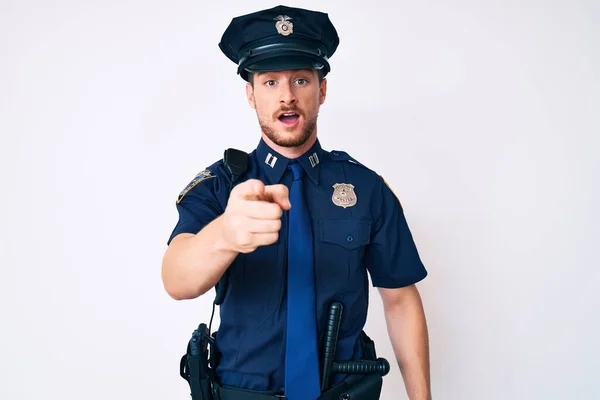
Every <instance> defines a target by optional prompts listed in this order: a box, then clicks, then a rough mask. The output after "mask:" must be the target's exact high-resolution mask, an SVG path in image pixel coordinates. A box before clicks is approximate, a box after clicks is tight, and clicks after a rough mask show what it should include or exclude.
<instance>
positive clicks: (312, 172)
mask: <svg viewBox="0 0 600 400" xmlns="http://www.w3.org/2000/svg"><path fill="white" fill-rule="evenodd" d="M256 156H257V160H258V163H259V164H260V166H261V168H262V169H263V171H264V172H265V174H266V176H267V179H268V180H269V183H270V184H271V185H275V184H277V183H279V181H280V180H281V178H282V177H283V174H284V173H285V170H286V168H287V166H288V165H289V163H290V162H291V161H292V160H291V159H289V158H287V157H284V156H282V155H281V154H280V153H278V152H277V151H275V150H273V149H272V148H271V147H269V145H268V144H267V143H266V142H265V141H264V139H262V138H261V139H260V142H259V143H258V146H257V147H256ZM296 160H297V161H298V162H299V163H300V164H301V165H302V167H303V168H304V171H305V172H306V175H308V177H309V178H310V179H311V180H312V181H313V182H314V183H315V184H316V185H318V184H319V167H320V165H321V162H322V161H323V149H322V148H321V144H320V143H319V140H318V139H317V140H316V141H315V143H314V144H313V145H312V147H311V148H310V149H309V150H308V151H306V152H305V153H304V154H302V155H301V156H300V157H298V158H297V159H296Z"/></svg>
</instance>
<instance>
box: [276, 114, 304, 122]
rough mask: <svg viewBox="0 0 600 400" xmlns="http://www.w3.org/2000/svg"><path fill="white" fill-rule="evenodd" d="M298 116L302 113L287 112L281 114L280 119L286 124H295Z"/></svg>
mask: <svg viewBox="0 0 600 400" xmlns="http://www.w3.org/2000/svg"><path fill="white" fill-rule="evenodd" d="M298 118H300V115H299V114H296V113H295V112H285V113H282V114H280V115H279V120H280V121H281V122H283V123H284V124H286V125H294V124H295V123H296V122H297V121H298Z"/></svg>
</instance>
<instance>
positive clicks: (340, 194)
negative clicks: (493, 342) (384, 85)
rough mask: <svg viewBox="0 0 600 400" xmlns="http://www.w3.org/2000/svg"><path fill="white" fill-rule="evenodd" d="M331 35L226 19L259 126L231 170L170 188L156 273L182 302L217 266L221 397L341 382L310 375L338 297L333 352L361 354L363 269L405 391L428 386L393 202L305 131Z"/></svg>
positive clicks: (296, 12)
mask: <svg viewBox="0 0 600 400" xmlns="http://www.w3.org/2000/svg"><path fill="white" fill-rule="evenodd" d="M338 44H339V38H338V34H337V32H336V29H335V28H334V26H333V25H332V23H331V21H330V19H329V16H328V14H325V13H322V12H317V11H311V10H305V9H299V8H291V7H284V6H278V7H274V8H271V9H268V10H262V11H258V12H255V13H251V14H247V15H243V16H239V17H236V18H233V20H232V21H231V23H230V25H229V26H228V27H227V29H226V30H225V32H224V34H223V36H222V39H221V42H220V43H219V47H220V49H221V50H222V52H223V53H224V54H225V55H226V56H227V57H228V58H229V59H230V60H231V61H233V62H234V63H235V64H236V65H237V72H238V74H239V75H240V76H241V77H242V78H243V79H244V80H245V81H246V95H247V99H248V103H249V105H250V106H251V107H252V108H253V109H254V110H255V111H256V114H257V117H258V122H259V125H260V129H261V137H260V139H259V140H258V145H257V147H256V148H255V149H253V150H252V151H251V152H250V154H249V156H248V159H247V168H246V169H245V171H243V174H241V176H235V174H233V173H232V170H231V168H229V167H227V165H225V164H226V163H225V161H224V160H223V159H221V160H218V161H216V162H214V163H212V165H208V164H207V165H205V166H203V167H206V168H205V169H203V170H202V171H201V172H200V173H199V174H198V175H197V176H196V177H195V178H194V179H193V180H192V181H191V182H190V184H189V185H187V187H186V188H185V189H184V190H183V191H182V192H181V193H180V194H179V197H178V199H177V202H176V203H177V204H176V207H177V210H178V212H179V221H178V222H177V224H176V226H175V228H174V230H173V232H172V234H171V236H170V238H169V240H168V243H169V247H168V250H167V252H166V254H165V257H164V260H163V269H162V278H163V282H164V286H165V289H166V291H167V292H168V293H169V294H170V295H171V296H172V297H173V298H175V299H192V298H196V297H198V296H201V295H203V294H205V293H207V292H208V291H210V290H211V289H212V288H213V287H215V285H217V284H218V282H219V281H220V279H222V278H223V277H224V276H225V275H226V276H227V277H228V280H227V283H226V285H227V287H226V295H225V297H224V300H223V302H222V304H221V306H220V320H221V322H220V326H219V329H218V332H217V334H216V348H217V349H218V352H219V361H218V365H217V366H216V375H217V382H215V385H217V386H218V387H219V388H220V390H219V392H218V393H220V394H219V396H221V398H228V399H231V398H240V399H242V398H243V399H251V398H256V399H259V398H277V397H275V396H279V397H282V396H285V398H288V399H291V400H296V399H303V400H309V399H316V398H317V397H318V396H319V395H321V394H322V393H323V392H325V391H327V390H328V387H334V386H336V385H340V384H343V383H344V382H345V381H346V380H347V379H348V375H344V374H334V375H335V376H333V378H332V379H331V384H330V385H329V386H328V385H326V384H325V386H323V371H322V369H323V364H322V359H321V354H322V346H323V345H322V343H323V335H324V332H325V330H326V328H327V318H328V312H329V310H330V308H329V307H330V306H331V304H332V303H333V302H338V303H339V304H341V305H342V307H343V313H342V314H341V315H342V317H341V325H340V326H339V332H338V336H337V337H338V340H337V348H336V351H335V359H336V360H341V361H343V360H360V359H363V358H364V356H365V351H366V350H365V343H366V342H365V340H364V338H365V337H366V336H365V335H364V332H363V327H364V324H365V322H366V317H367V306H368V276H367V275H368V274H369V275H370V277H371V280H372V284H373V285H374V286H375V287H377V288H378V289H379V291H380V294H381V298H382V300H383V305H384V310H385V317H386V321H387V329H388V332H389V336H390V340H391V343H392V345H393V348H394V352H395V356H396V359H397V362H398V365H399V367H400V369H401V371H402V376H403V378H404V382H405V386H406V389H407V392H408V394H409V398H410V399H411V400H417V399H429V396H430V394H429V393H430V389H429V386H430V385H429V360H428V344H427V343H428V340H427V328H426V323H425V317H424V312H423V309H422V305H421V301H420V296H419V293H418V291H417V289H416V287H415V286H414V284H415V283H416V282H418V281H420V280H422V279H423V278H425V276H426V275H427V272H426V269H425V268H424V266H423V264H422V262H421V260H420V258H419V254H418V252H417V249H416V246H415V243H414V242H413V239H412V236H411V232H410V230H409V227H408V225H407V222H406V220H405V217H404V213H403V209H402V206H401V204H400V202H399V201H398V199H397V198H396V196H395V195H394V193H393V192H392V191H391V190H390V188H389V187H388V185H387V184H386V182H385V181H384V179H383V178H382V177H381V176H379V175H378V174H377V173H375V172H374V171H372V170H370V169H369V168H368V167H366V166H364V165H363V164H361V163H360V162H359V161H357V160H355V159H354V158H353V157H351V156H350V155H349V154H347V153H346V152H343V151H335V150H334V151H327V150H325V149H323V148H322V147H321V145H320V142H319V140H318V138H317V114H318V112H319V107H320V105H322V104H323V103H324V101H325V98H326V93H327V80H326V78H325V77H326V75H327V74H328V73H329V72H330V63H329V60H330V58H331V56H332V55H333V54H334V52H335V51H336V48H337V46H338ZM236 393H240V396H242V397H239V396H237V395H236ZM253 394H255V395H256V396H259V397H256V396H255V397H247V396H248V395H250V396H252V395H253ZM244 396H246V397H244Z"/></svg>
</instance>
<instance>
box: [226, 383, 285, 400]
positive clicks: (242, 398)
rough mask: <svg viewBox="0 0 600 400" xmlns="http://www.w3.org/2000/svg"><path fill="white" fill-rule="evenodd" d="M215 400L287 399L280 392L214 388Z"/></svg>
mask: <svg viewBox="0 0 600 400" xmlns="http://www.w3.org/2000/svg"><path fill="white" fill-rule="evenodd" d="M215 392H216V396H215V400H276V399H278V400H285V399H287V397H285V396H284V395H283V393H281V392H260V391H256V390H246V389H239V388H232V387H227V386H217V387H216V390H215Z"/></svg>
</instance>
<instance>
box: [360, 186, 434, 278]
mask: <svg viewBox="0 0 600 400" xmlns="http://www.w3.org/2000/svg"><path fill="white" fill-rule="evenodd" d="M379 180H380V181H379V183H378V186H379V191H378V193H379V196H378V201H375V204H376V207H377V208H376V209H375V215H376V216H377V217H376V218H375V219H374V221H375V223H374V226H373V235H372V238H371V243H370V244H369V245H368V246H367V249H366V252H365V258H366V263H367V269H368V271H369V274H370V276H371V281H372V284H373V286H375V287H382V288H398V287H404V286H409V285H412V284H414V283H417V282H419V281H420V280H422V279H424V278H425V277H426V276H427V270H426V269H425V266H424V265H423V263H422V261H421V258H420V256H419V252H418V250H417V247H416V245H415V242H414V240H413V236H412V233H411V232H410V228H409V226H408V223H407V221H406V218H405V216H404V211H403V209H402V206H401V204H400V202H399V201H398V198H397V197H396V195H395V194H394V193H393V192H392V191H391V190H390V188H389V187H388V186H387V184H385V183H384V181H383V178H381V177H380V178H379Z"/></svg>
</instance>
